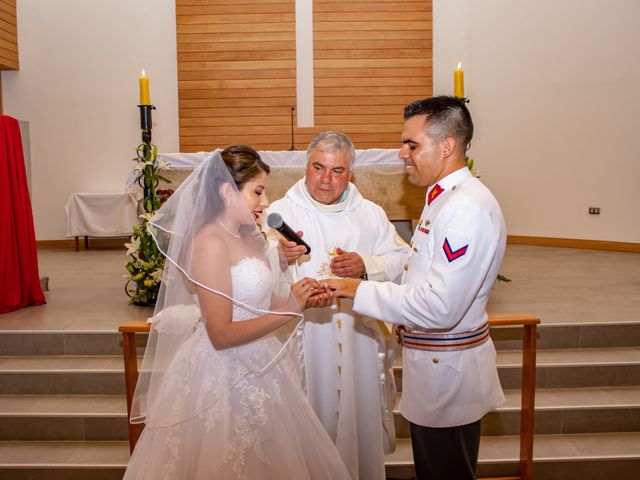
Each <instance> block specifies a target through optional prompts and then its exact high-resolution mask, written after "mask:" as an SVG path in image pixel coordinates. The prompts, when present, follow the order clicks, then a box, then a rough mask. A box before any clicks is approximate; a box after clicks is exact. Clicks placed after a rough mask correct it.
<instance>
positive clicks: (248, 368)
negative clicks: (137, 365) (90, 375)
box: [124, 257, 350, 480]
mask: <svg viewBox="0 0 640 480" xmlns="http://www.w3.org/2000/svg"><path fill="white" fill-rule="evenodd" d="M231 277H232V283H233V295H234V298H236V299H237V300H239V301H241V302H245V303H248V304H251V305H254V306H258V307H259V308H265V309H266V308H268V306H269V301H270V297H271V292H272V286H271V285H270V284H269V282H268V281H265V279H268V278H269V277H270V274H269V270H268V268H267V267H266V265H265V264H264V263H263V262H262V261H261V260H259V259H257V258H255V257H251V258H247V259H245V260H243V261H242V262H240V263H239V264H237V265H234V266H233V267H232V268H231ZM171 308H172V309H173V310H174V311H173V312H172V313H171V315H167V316H166V317H167V318H165V319H163V320H161V321H160V322H159V323H158V324H157V328H167V325H162V324H163V323H164V322H166V323H170V322H171V321H174V322H179V323H184V322H193V324H192V325H193V334H191V335H190V337H189V338H188V340H187V341H186V342H185V343H184V344H183V346H182V347H181V348H180V350H179V351H178V353H177V355H176V356H175V358H174V359H173V361H172V362H171V365H170V366H169V368H168V370H167V372H166V374H165V376H164V377H163V380H162V385H161V387H160V389H159V394H158V395H157V397H156V398H155V399H154V401H153V404H152V405H151V406H150V409H149V419H150V421H149V422H148V424H147V426H146V427H145V429H144V431H143V433H142V435H141V437H140V440H139V441H138V444H137V446H136V449H135V451H134V452H133V455H132V457H131V461H130V462H129V467H128V468H127V471H126V473H125V476H124V480H132V479H149V480H160V479H172V480H200V479H221V480H226V479H230V480H254V479H255V480H258V479H260V480H262V479H264V480H268V479H273V480H276V479H277V480H284V479H296V480H303V479H317V480H331V479H345V480H347V479H349V478H350V477H349V474H348V472H347V469H346V467H345V466H344V464H343V463H342V460H341V458H340V456H339V454H338V451H337V450H336V448H335V446H334V444H333V443H332V442H331V439H330V438H329V436H328V435H327V434H326V432H325V430H324V428H323V427H322V425H321V424H320V422H319V420H318V419H317V417H316V416H315V414H314V412H313V410H312V409H311V407H310V406H309V404H308V402H307V400H306V398H305V396H304V393H303V391H302V389H301V387H300V384H299V381H298V379H297V373H296V372H295V369H294V367H293V366H292V364H291V362H290V361H289V359H288V358H287V357H286V356H285V357H283V358H282V359H281V360H279V361H278V362H277V364H276V365H275V366H273V367H272V368H271V369H269V370H268V371H266V373H264V374H263V375H256V374H255V373H252V372H255V371H258V370H259V369H260V368H261V367H262V366H264V365H265V364H267V363H268V362H269V360H270V359H272V358H273V357H274V356H276V354H277V353H278V351H279V350H280V348H281V343H280V341H278V340H277V339H276V338H275V336H274V335H273V334H270V335H267V336H265V337H262V338H261V339H259V340H256V341H254V342H251V343H249V344H247V345H243V346H241V347H236V348H232V349H226V350H220V351H216V350H215V349H214V348H213V346H212V345H211V342H210V340H209V337H208V336H207V333H206V330H205V327H204V324H203V322H202V320H201V318H200V314H199V311H198V310H197V308H196V307H195V306H194V305H191V306H178V307H171ZM253 316H255V314H251V313H249V312H247V311H246V310H244V309H241V308H239V307H237V306H236V305H234V313H233V319H234V321H242V320H247V319H249V318H250V317H253Z"/></svg>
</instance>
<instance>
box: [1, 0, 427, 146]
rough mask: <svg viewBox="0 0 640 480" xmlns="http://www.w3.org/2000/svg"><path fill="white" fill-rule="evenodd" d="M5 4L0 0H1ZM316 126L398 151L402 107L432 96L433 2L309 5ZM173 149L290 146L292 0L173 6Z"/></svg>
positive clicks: (304, 133)
mask: <svg viewBox="0 0 640 480" xmlns="http://www.w3.org/2000/svg"><path fill="white" fill-rule="evenodd" d="M0 1H3V0H0ZM313 16H314V19H313V20H314V77H315V78H314V83H315V99H314V101H315V127H314V128H304V129H300V128H297V127H294V135H295V146H296V147H297V148H298V149H304V148H306V144H307V143H308V142H309V140H310V139H311V138H312V137H313V136H314V135H315V134H316V133H317V132H319V131H321V130H328V129H337V130H342V131H344V132H345V133H347V134H348V135H349V136H350V137H351V138H352V140H353V141H354V143H355V144H356V147H357V148H394V147H397V146H398V145H399V137H400V131H401V128H402V108H403V107H404V105H406V104H407V103H409V102H410V101H412V100H415V99H416V98H423V97H426V96H429V95H431V93H432V62H431V59H432V55H431V51H432V48H431V45H432V5H431V1H425V0H363V1H359V0H347V1H337V0H313ZM176 22H177V35H178V39H177V44H178V88H179V103H180V148H181V150H182V151H184V152H193V151H199V150H211V149H213V148H215V147H219V146H224V145H227V144H229V143H236V142H245V143H250V144H252V145H253V146H255V147H256V148H258V149H261V150H268V149H271V150H286V149H288V148H289V147H290V145H291V107H295V102H296V72H295V65H296V59H295V55H296V52H295V0H176Z"/></svg>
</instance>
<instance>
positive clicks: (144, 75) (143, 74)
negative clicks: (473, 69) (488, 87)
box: [142, 67, 460, 77]
mask: <svg viewBox="0 0 640 480" xmlns="http://www.w3.org/2000/svg"><path fill="white" fill-rule="evenodd" d="M458 68H460V67H458ZM142 76H143V77H146V76H147V75H146V74H145V73H144V68H143V69H142Z"/></svg>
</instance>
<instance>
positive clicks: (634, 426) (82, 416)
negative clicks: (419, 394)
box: [0, 387, 640, 440]
mask: <svg viewBox="0 0 640 480" xmlns="http://www.w3.org/2000/svg"><path fill="white" fill-rule="evenodd" d="M505 396H506V402H505V404H504V405H502V406H500V407H499V408H498V409H497V410H496V411H494V412H491V413H489V414H488V415H487V416H486V417H485V418H484V419H483V422H482V434H483V435H485V436H492V435H517V433H518V431H519V425H520V391H519V390H506V391H505ZM398 400H399V395H398ZM126 412H127V410H126V400H125V397H124V396H122V395H48V396H43V395H3V396H0V440H126V439H127V420H126ZM394 413H395V424H396V435H397V436H398V438H407V437H409V425H408V422H407V421H406V420H405V419H404V418H403V417H402V416H401V415H400V414H399V412H398V410H397V408H396V409H395V411H394ZM535 431H536V433H539V434H560V433H592V432H616V431H617V432H626V431H640V387H603V388H578V389H570V388H567V389H538V391H537V395H536V430H535Z"/></svg>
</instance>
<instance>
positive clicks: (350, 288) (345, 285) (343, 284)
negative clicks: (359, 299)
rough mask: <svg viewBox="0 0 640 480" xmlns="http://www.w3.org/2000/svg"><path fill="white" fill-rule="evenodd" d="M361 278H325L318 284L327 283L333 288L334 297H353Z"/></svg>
mask: <svg viewBox="0 0 640 480" xmlns="http://www.w3.org/2000/svg"><path fill="white" fill-rule="evenodd" d="M360 283H361V280H359V279H357V278H327V279H326V280H322V281H321V282H320V285H327V286H328V287H329V288H331V290H333V296H334V297H345V298H355V296H356V290H358V287H359V286H360Z"/></svg>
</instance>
